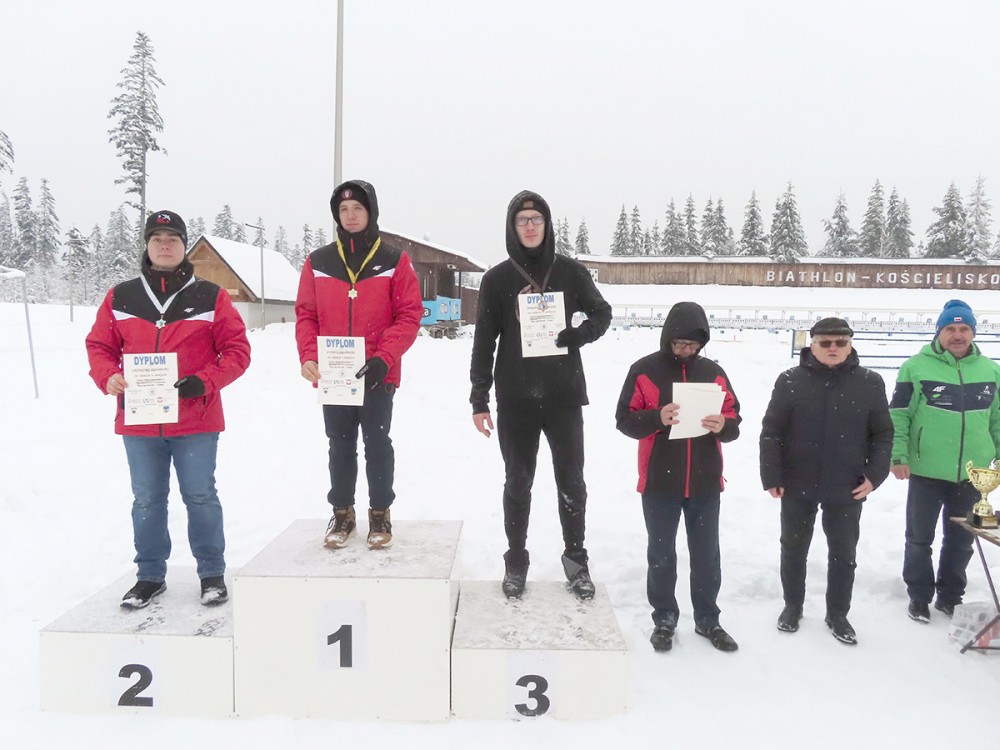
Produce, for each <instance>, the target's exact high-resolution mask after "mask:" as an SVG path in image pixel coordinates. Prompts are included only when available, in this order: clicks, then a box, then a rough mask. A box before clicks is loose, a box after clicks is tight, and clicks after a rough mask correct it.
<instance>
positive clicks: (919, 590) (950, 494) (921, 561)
mask: <svg viewBox="0 0 1000 750" xmlns="http://www.w3.org/2000/svg"><path fill="white" fill-rule="evenodd" d="M978 499H979V493H978V492H977V491H976V490H975V488H974V487H973V486H972V485H971V484H969V483H968V482H961V483H956V482H948V481H945V480H943V479H930V478H929V477H918V476H911V477H910V487H909V491H908V492H907V494H906V548H905V551H904V553H903V581H904V582H905V583H906V593H907V594H909V596H910V599H912V600H913V601H917V602H922V603H924V604H929V603H930V601H931V599H932V598H933V596H934V591H935V589H936V590H937V596H938V599H939V600H940V601H941V602H942V603H944V604H960V603H961V601H962V597H963V596H964V595H965V584H966V576H965V569H966V567H968V565H969V560H971V559H972V539H973V537H972V534H970V533H969V532H968V531H966V530H965V529H963V528H962V527H961V526H959V525H957V524H954V523H952V522H951V521H949V520H948V518H949V517H950V516H963V517H964V516H966V515H968V513H969V511H970V510H971V509H972V506H973V505H975V504H976V501H977V500H978ZM938 518H940V519H941V556H940V558H939V559H938V570H937V580H935V578H934V564H933V561H932V560H931V544H932V543H933V542H934V528H935V526H937V523H938Z"/></svg>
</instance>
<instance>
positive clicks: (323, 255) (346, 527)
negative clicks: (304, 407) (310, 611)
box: [295, 180, 424, 549]
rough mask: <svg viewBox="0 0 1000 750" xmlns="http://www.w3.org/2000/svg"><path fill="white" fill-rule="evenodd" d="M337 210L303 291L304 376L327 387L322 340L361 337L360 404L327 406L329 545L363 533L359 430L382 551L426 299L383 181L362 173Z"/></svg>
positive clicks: (298, 318) (372, 543) (299, 327)
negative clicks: (388, 220) (358, 498)
mask: <svg viewBox="0 0 1000 750" xmlns="http://www.w3.org/2000/svg"><path fill="white" fill-rule="evenodd" d="M330 209H331V210H332V211H333V218H334V221H336V223H337V239H336V241H335V242H333V243H331V244H329V245H326V246H324V247H321V248H319V249H318V250H315V251H313V252H312V253H310V254H309V257H308V258H306V262H305V264H304V265H303V266H302V275H301V276H300V278H299V290H298V294H297V296H296V298H295V340H296V343H297V344H298V349H299V363H300V365H301V374H302V377H303V378H305V379H306V380H308V381H309V382H310V383H313V384H314V385H319V383H320V379H321V375H322V373H321V372H320V365H319V363H320V361H321V359H322V358H321V355H320V353H319V350H318V348H319V347H318V343H319V341H320V340H321V339H323V338H325V337H335V338H338V339H340V340H343V339H344V338H345V337H358V338H363V339H364V365H363V366H361V367H360V368H358V370H357V372H356V373H352V374H353V375H354V377H356V378H357V379H358V380H359V381H361V382H362V383H363V389H364V393H363V397H362V401H361V403H360V404H355V405H349V404H344V403H340V404H329V403H327V404H324V406H323V423H324V426H325V427H326V436H327V439H328V440H329V443H330V449H329V471H330V491H329V492H328V493H327V496H326V499H327V502H329V503H330V505H331V506H333V515H332V516H331V517H330V522H329V524H328V525H327V529H326V533H325V535H324V537H323V545H324V546H325V547H327V548H328V549H339V548H341V547H344V546H346V545H347V544H348V542H349V541H350V539H351V538H352V537H353V536H354V534H355V532H356V530H357V520H356V516H355V512H354V491H355V485H356V484H357V479H358V428H359V427H360V429H361V436H362V439H363V440H364V444H365V473H366V476H367V478H368V505H369V508H368V546H369V548H371V549H381V548H386V547H389V546H390V545H391V544H392V521H391V518H390V506H391V505H392V503H393V501H394V500H395V498H396V493H395V491H394V490H393V478H394V475H395V466H396V456H395V452H394V451H393V447H392V440H391V439H390V438H389V428H390V426H391V424H392V401H393V396H394V395H395V393H396V389H397V388H398V387H399V384H400V378H401V366H402V359H403V354H404V353H405V352H406V350H407V349H409V348H410V346H412V345H413V342H414V341H416V339H417V334H418V333H419V331H420V320H421V318H422V317H423V314H424V306H423V302H422V300H421V296H420V282H419V281H418V280H417V274H416V272H415V271H414V270H413V264H412V263H411V262H410V256H409V255H407V253H406V252H405V251H402V250H398V249H396V248H391V247H387V246H386V245H383V244H382V237H381V235H380V234H379V228H378V198H377V197H376V195H375V188H374V187H372V186H371V185H370V184H369V183H367V182H364V181H363V180H348V181H347V182H345V183H343V184H342V185H338V186H337V188H336V189H335V190H334V191H333V197H332V198H331V199H330ZM352 385H353V384H352Z"/></svg>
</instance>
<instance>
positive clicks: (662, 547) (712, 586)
mask: <svg viewBox="0 0 1000 750" xmlns="http://www.w3.org/2000/svg"><path fill="white" fill-rule="evenodd" d="M719 506H720V498H719V493H718V492H713V493H707V494H704V495H695V496H694V497H680V496H677V495H670V494H666V493H657V492H647V493H645V494H644V495H643V496H642V513H643V515H644V516H645V518H646V533H647V534H648V537H649V539H648V542H647V546H646V560H647V562H648V563H649V571H648V572H647V574H646V595H647V597H648V598H649V603H650V605H651V606H652V607H653V622H654V623H657V624H659V623H661V622H670V621H673V622H675V623H676V622H677V616H678V614H679V608H678V606H677V597H676V596H675V595H674V588H675V586H676V585H677V550H676V541H677V527H678V526H679V525H680V520H681V513H682V512H683V514H684V526H685V528H686V530H687V542H688V553H689V555H690V558H691V604H692V606H693V607H694V622H695V625H696V626H697V627H699V628H700V629H702V630H706V631H707V630H710V629H711V628H713V627H715V626H716V625H718V624H719V606H718V604H716V599H717V598H718V596H719V589H720V588H721V587H722V558H721V554H720V552H719Z"/></svg>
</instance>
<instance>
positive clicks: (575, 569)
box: [562, 552, 597, 599]
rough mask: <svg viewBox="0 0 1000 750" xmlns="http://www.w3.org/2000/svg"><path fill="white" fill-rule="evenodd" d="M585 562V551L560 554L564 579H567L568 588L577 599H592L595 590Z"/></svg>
mask: <svg viewBox="0 0 1000 750" xmlns="http://www.w3.org/2000/svg"><path fill="white" fill-rule="evenodd" d="M570 555H572V557H571V556H570ZM587 564H588V561H587V553H586V552H571V553H569V554H565V555H563V556H562V565H563V571H564V572H565V573H566V580H567V581H569V588H570V590H571V591H572V592H573V593H574V594H576V596H577V598H578V599H593V598H594V594H595V593H596V591H597V589H596V588H595V586H594V582H593V581H592V580H590V569H589V568H588V567H587Z"/></svg>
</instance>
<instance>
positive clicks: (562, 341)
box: [556, 326, 587, 349]
mask: <svg viewBox="0 0 1000 750" xmlns="http://www.w3.org/2000/svg"><path fill="white" fill-rule="evenodd" d="M586 343H587V341H586V340H585V339H584V335H583V331H582V330H580V329H579V328H573V326H570V327H569V328H564V329H563V330H561V331H559V335H558V336H556V346H558V347H560V348H563V347H571V348H573V349H579V348H580V347H581V346H583V345H584V344H586Z"/></svg>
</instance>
